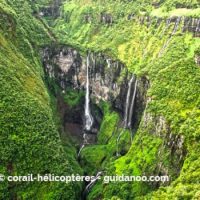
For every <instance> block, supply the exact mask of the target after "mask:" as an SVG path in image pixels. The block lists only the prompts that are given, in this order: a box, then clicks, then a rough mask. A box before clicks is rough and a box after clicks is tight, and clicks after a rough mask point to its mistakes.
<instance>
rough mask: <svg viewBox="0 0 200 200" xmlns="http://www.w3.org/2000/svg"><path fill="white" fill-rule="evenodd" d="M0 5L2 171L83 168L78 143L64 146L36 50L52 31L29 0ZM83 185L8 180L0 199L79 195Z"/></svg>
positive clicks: (46, 171)
mask: <svg viewBox="0 0 200 200" xmlns="http://www.w3.org/2000/svg"><path fill="white" fill-rule="evenodd" d="M0 8H1V10H0V12H1V23H0V24H1V29H0V46H1V48H0V71H1V74H0V87H1V90H0V99H1V103H0V110H1V115H0V127H1V128H0V152H1V157H0V169H1V173H2V174H4V175H26V174H29V173H32V174H33V175H37V174H41V175H45V174H49V173H52V174H57V175H69V174H71V173H81V169H80V167H79V165H78V164H77V161H76V160H75V154H76V151H75V149H74V147H72V146H71V145H69V144H65V145H64V146H63V145H62V142H61V139H60V137H59V133H58V127H56V125H55V120H54V119H55V118H56V116H54V114H53V112H52V109H51V99H50V96H49V94H48V93H47V89H46V87H45V85H44V83H43V80H42V79H43V70H42V66H41V62H40V57H39V54H38V52H39V48H40V47H41V46H43V45H45V44H49V43H50V42H51V39H50V38H49V36H48V31H47V30H46V29H45V28H44V27H43V25H42V24H41V23H40V21H38V20H37V19H35V18H34V17H33V16H32V10H31V8H30V5H29V4H28V3H27V1H1V3H0ZM54 106H55V105H54ZM80 190H81V185H80V184H74V185H73V184H71V183H69V184H63V183H51V182H43V183H39V182H32V183H31V182H30V183H25V182H18V183H10V182H9V183H8V182H7V181H5V182H4V183H1V184H0V199H4V200H6V199H14V198H16V197H17V198H20V199H48V200H49V199H69V198H71V199H75V198H78V196H79V192H80Z"/></svg>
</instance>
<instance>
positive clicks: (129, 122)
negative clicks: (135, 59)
mask: <svg viewBox="0 0 200 200" xmlns="http://www.w3.org/2000/svg"><path fill="white" fill-rule="evenodd" d="M137 83H138V81H137V79H136V81H135V87H134V92H133V97H132V101H131V107H130V111H129V118H128V127H129V128H130V127H131V121H132V116H133V108H134V103H135V97H136V93H137Z"/></svg>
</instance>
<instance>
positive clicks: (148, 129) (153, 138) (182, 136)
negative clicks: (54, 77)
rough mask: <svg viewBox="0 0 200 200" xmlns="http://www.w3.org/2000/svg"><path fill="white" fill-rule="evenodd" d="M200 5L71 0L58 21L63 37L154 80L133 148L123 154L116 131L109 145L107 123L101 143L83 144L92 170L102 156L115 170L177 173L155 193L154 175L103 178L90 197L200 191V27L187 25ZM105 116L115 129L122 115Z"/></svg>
mask: <svg viewBox="0 0 200 200" xmlns="http://www.w3.org/2000/svg"><path fill="white" fill-rule="evenodd" d="M199 6H200V5H199V3H198V2H197V1H170V0H169V1H160V3H159V2H153V3H152V1H84V0H82V1H76V0H73V1H70V2H65V3H64V4H63V7H62V10H61V16H60V18H58V19H57V20H56V21H55V24H54V31H55V33H56V34H57V36H58V38H59V39H60V40H61V41H62V42H63V43H66V44H70V45H74V46H75V47H77V48H79V49H82V50H86V49H90V50H92V51H97V52H99V51H100V52H104V53H105V54H107V55H110V56H111V57H113V58H118V59H120V60H121V61H122V62H124V63H125V64H126V66H127V67H128V69H129V72H132V73H136V74H137V75H138V77H142V76H146V77H148V79H149V80H150V89H149V91H148V94H147V95H148V104H147V107H146V111H145V114H144V115H143V119H142V122H141V124H140V127H139V129H138V130H137V133H135V137H134V140H133V143H132V145H131V148H130V150H129V152H128V153H127V154H126V155H124V156H122V157H121V158H119V159H118V158H117V157H115V156H114V152H115V150H114V152H113V145H112V144H113V140H116V138H115V139H113V137H112V138H111V139H110V140H109V141H108V144H105V143H104V144H103V145H104V146H102V138H103V137H105V139H104V141H106V138H107V137H108V132H106V130H105V132H104V131H100V133H99V134H100V135H99V137H101V139H100V140H99V144H98V145H97V146H95V147H91V148H90V147H86V148H85V149H84V150H83V153H82V156H83V160H84V164H86V165H87V166H89V167H91V168H90V169H87V170H89V171H92V170H93V169H94V163H96V164H97V165H98V166H99V167H98V169H104V170H106V172H107V173H106V174H108V175H109V173H110V174H116V173H117V174H128V175H144V174H149V175H152V174H154V175H158V174H163V173H164V174H168V175H169V176H170V177H171V183H170V185H169V186H168V187H162V188H160V189H159V190H158V191H157V192H155V193H151V191H153V190H156V189H157V188H158V186H155V185H152V184H148V183H134V184H132V185H131V184H130V183H120V184H112V183H109V184H107V185H106V184H102V183H99V184H97V185H96V186H94V189H93V190H92V192H91V193H90V195H89V199H98V198H100V199H104V198H105V199H133V198H136V197H137V198H138V199H198V198H199V189H198V188H199V175H200V174H199V173H200V171H199V170H200V161H199V152H200V148H199V132H200V130H199V127H200V126H199V125H200V115H199V114H200V112H199V103H200V102H199V100H200V98H199V93H200V91H199V88H200V87H199V86H200V82H199V80H200V69H199V66H198V64H197V63H196V62H195V61H196V57H197V56H199V48H200V46H199V45H200V43H199V41H200V40H199V37H198V36H197V35H196V30H197V29H195V30H194V28H193V31H191V30H189V31H187V30H186V31H184V28H185V27H186V25H185V22H184V20H185V19H186V17H190V18H191V19H192V18H193V19H195V18H197V19H199V17H200V12H199V11H200V10H199ZM108 115H109V116H110V117H111V116H112V114H111V113H109V114H108ZM113 117H114V116H113ZM104 120H105V122H104V123H103V124H102V126H105V123H107V126H109V127H110V126H111V125H110V123H113V129H112V130H109V131H110V132H109V133H110V134H111V132H112V131H113V130H114V128H115V125H114V124H115V123H116V121H115V120H114V118H113V120H111V119H110V120H108V117H106V116H105V118H104ZM162 123H164V125H162ZM163 126H164V127H163ZM159 128H160V129H161V130H160V131H159ZM102 129H103V127H102ZM173 142H174V143H173ZM179 145H180V149H179V147H178V146H179ZM175 146H176V147H175ZM115 149H116V146H115ZM180 151H182V152H180ZM97 152H100V153H99V157H98V159H99V160H98V159H97V157H96V156H95V155H96V154H97ZM108 152H111V153H108ZM104 157H106V159H105V158H104ZM102 158H104V160H105V162H104V164H102V163H101V160H102ZM109 160H110V161H109ZM161 185H162V184H161ZM119 191H120V192H119ZM149 192H150V193H149ZM148 193H149V194H148ZM147 194H148V195H147ZM143 195H147V196H143ZM142 196H143V197H142Z"/></svg>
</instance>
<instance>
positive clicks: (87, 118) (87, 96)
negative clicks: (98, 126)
mask: <svg viewBox="0 0 200 200" xmlns="http://www.w3.org/2000/svg"><path fill="white" fill-rule="evenodd" d="M89 59H90V58H89V54H88V55H87V60H86V68H87V69H86V71H87V73H86V94H85V130H86V131H90V130H91V128H92V125H93V117H92V115H91V113H90V84H89V66H90V60H89ZM86 144H88V140H87V134H86V133H84V134H83V144H82V146H81V147H80V149H79V152H78V157H80V154H81V151H82V150H83V148H84V147H85V145H86Z"/></svg>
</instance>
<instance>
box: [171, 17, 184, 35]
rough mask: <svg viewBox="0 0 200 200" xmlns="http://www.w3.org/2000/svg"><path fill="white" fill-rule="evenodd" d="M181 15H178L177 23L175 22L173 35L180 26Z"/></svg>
mask: <svg viewBox="0 0 200 200" xmlns="http://www.w3.org/2000/svg"><path fill="white" fill-rule="evenodd" d="M181 19H182V18H181V17H178V18H177V20H176V23H175V25H174V30H173V32H172V35H174V34H175V33H176V31H177V30H178V26H179V24H180V22H181Z"/></svg>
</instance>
